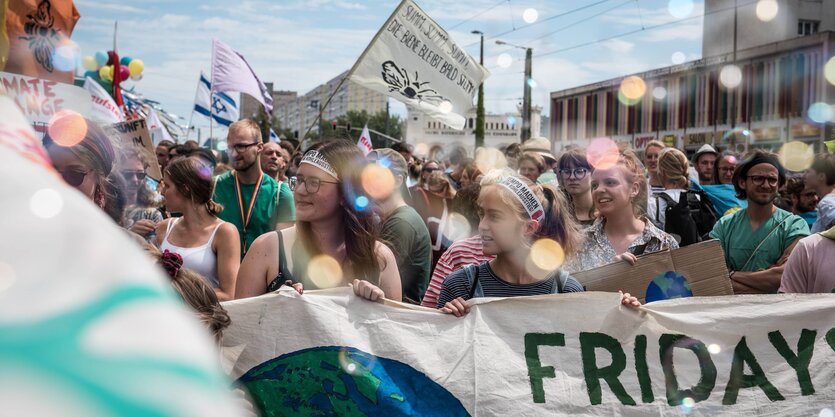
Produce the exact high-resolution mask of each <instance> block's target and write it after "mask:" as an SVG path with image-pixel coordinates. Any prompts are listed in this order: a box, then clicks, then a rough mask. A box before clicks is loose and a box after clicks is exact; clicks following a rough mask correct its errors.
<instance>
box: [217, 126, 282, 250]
mask: <svg viewBox="0 0 835 417" xmlns="http://www.w3.org/2000/svg"><path fill="white" fill-rule="evenodd" d="M226 143H227V144H228V146H229V147H228V151H229V156H230V158H231V161H230V162H231V164H232V168H233V170H232V171H230V172H227V173H224V174H222V175H220V176H219V177H217V179H216V180H215V193H214V201H215V202H217V203H219V204H221V205H222V206H223V211H221V212H220V214H219V215H218V217H219V218H220V219H222V220H224V221H227V222H230V223H232V224H234V225H235V227H237V228H238V233H239V235H240V237H241V258H243V256H244V254H245V253H246V250H247V249H248V248H249V247H250V246H251V245H252V242H253V241H254V240H255V238H257V237H258V236H261V235H262V234H264V233H267V232H270V231H273V230H276V226H277V224H278V223H287V222H293V221H295V214H294V212H293V211H292V208H293V203H292V202H290V203H289V204H285V202H280V201H279V186H278V183H277V182H276V181H275V180H274V179H272V178H271V177H270V176H269V175H265V174H264V171H262V170H261V162H260V158H259V156H260V154H261V152H263V150H264V143H263V141H262V139H261V129H260V128H259V127H258V124H256V123H255V122H254V121H252V120H249V119H244V120H239V121H237V122H235V123H232V124H231V125H230V126H229V133H228V134H227V137H226ZM279 203H281V204H279ZM288 207H289V209H287V208H288Z"/></svg>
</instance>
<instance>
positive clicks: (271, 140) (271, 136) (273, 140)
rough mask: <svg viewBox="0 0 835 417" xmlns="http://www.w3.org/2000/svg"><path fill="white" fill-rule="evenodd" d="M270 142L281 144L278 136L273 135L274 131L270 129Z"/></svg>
mask: <svg viewBox="0 0 835 417" xmlns="http://www.w3.org/2000/svg"><path fill="white" fill-rule="evenodd" d="M270 142H275V143H278V142H281V138H280V137H278V134H277V133H275V131H274V130H273V129H272V128H270Z"/></svg>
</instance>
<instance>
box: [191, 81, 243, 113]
mask: <svg viewBox="0 0 835 417" xmlns="http://www.w3.org/2000/svg"><path fill="white" fill-rule="evenodd" d="M211 91H212V83H211V82H209V79H208V78H206V76H205V75H204V74H203V73H202V72H201V73H200V82H199V83H197V95H196V96H195V97H194V111H196V112H198V113H200V114H202V115H204V116H206V117H211V118H212V119H214V120H215V121H216V122H218V123H220V124H222V125H224V126H229V125H231V124H232V123H233V122H234V121H236V120H238V105H237V104H235V100H233V99H232V97H229V96H228V95H227V94H226V93H220V92H216V93H214V95H211V100H210V99H209V96H210V94H211Z"/></svg>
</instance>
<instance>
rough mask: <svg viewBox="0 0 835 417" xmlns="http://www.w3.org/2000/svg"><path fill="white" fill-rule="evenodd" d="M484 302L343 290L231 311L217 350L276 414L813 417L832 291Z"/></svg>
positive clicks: (270, 298) (827, 381) (829, 398)
mask: <svg viewBox="0 0 835 417" xmlns="http://www.w3.org/2000/svg"><path fill="white" fill-rule="evenodd" d="M619 300H620V298H619V296H618V295H617V294H612V293H594V292H591V293H578V294H565V295H551V296H536V297H523V298H509V299H481V300H478V301H477V302H476V306H475V307H474V308H473V309H472V310H471V312H470V314H468V315H467V316H465V317H463V318H460V319H459V318H456V317H453V316H451V315H445V314H441V313H438V312H436V311H434V310H432V309H426V308H422V307H416V306H408V305H405V304H400V303H393V302H386V303H385V304H379V303H372V302H369V301H366V300H363V299H360V298H357V297H356V296H354V295H353V294H352V293H351V291H350V289H348V288H339V289H330V290H324V291H310V292H306V293H305V294H304V295H301V296H300V295H298V294H296V293H295V291H292V290H286V289H283V290H280V291H278V292H275V293H272V294H267V295H264V296H261V297H257V298H251V299H245V300H237V301H232V302H229V303H225V306H226V308H227V309H228V310H229V313H230V315H231V318H232V326H231V327H230V328H229V329H228V330H227V331H226V332H224V342H223V345H224V347H223V355H224V360H225V361H226V362H227V369H229V370H230V372H231V376H232V378H233V379H234V380H236V385H238V386H242V387H244V388H246V389H247V390H248V391H249V393H250V395H251V396H252V398H253V400H254V402H255V403H256V405H258V406H259V407H261V408H262V409H263V410H264V411H265V415H269V416H277V415H283V416H302V415H340V416H395V415H423V416H467V415H473V416H475V415H482V416H487V415H489V416H498V415H526V416H533V415H627V416H647V415H684V414H689V415H696V416H703V415H746V416H750V415H781V416H782V415H804V416H810V415H818V413H820V412H821V410H822V409H825V408H827V407H832V406H833V405H835V385H834V384H833V378H834V377H835V295H828V294H825V295H806V296H797V295H769V296H724V297H697V298H685V299H676V300H666V301H660V302H655V303H651V304H648V305H645V306H642V307H641V308H638V309H632V308H629V307H623V306H621V305H620V303H619Z"/></svg>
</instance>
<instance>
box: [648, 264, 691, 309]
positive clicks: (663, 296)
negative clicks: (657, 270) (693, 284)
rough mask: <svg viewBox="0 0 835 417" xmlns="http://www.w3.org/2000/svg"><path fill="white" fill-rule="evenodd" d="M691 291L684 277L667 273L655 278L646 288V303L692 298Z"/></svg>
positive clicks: (675, 273)
mask: <svg viewBox="0 0 835 417" xmlns="http://www.w3.org/2000/svg"><path fill="white" fill-rule="evenodd" d="M692 296H693V290H692V289H690V283H689V282H687V278H685V277H684V275H681V274H679V273H678V272H674V271H667V272H664V273H661V274H658V275H656V276H655V278H653V279H652V282H650V283H649V286H647V295H646V302H648V303H651V302H653V301H660V300H672V299H674V298H685V297H692Z"/></svg>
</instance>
